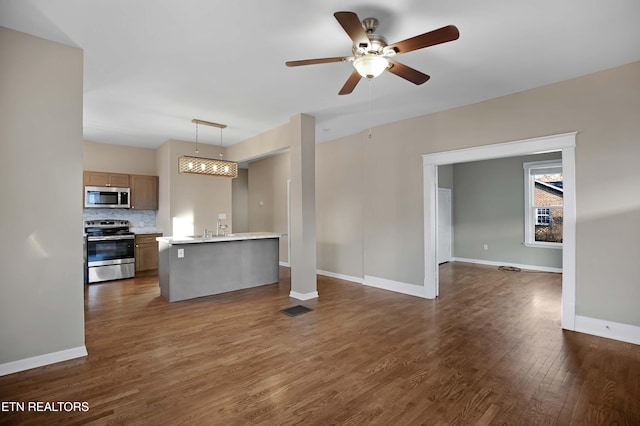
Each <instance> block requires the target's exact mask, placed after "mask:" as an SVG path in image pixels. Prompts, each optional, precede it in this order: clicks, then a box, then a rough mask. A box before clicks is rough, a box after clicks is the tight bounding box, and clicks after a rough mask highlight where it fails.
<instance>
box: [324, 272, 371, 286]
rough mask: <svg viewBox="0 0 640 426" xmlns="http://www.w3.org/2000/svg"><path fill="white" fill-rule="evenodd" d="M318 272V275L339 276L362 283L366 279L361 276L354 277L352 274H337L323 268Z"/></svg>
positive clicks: (339, 277)
mask: <svg viewBox="0 0 640 426" xmlns="http://www.w3.org/2000/svg"><path fill="white" fill-rule="evenodd" d="M316 273H317V274H318V275H324V276H326V277H331V278H338V279H340V280H345V281H351V282H354V283H358V284H362V282H363V281H364V280H363V279H362V278H360V277H352V276H351V275H343V274H337V273H335V272H329V271H323V270H321V269H318V270H317V271H316Z"/></svg>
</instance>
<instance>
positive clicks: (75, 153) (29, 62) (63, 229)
mask: <svg viewBox="0 0 640 426" xmlns="http://www.w3.org/2000/svg"><path fill="white" fill-rule="evenodd" d="M82 61H83V54H82V51H81V50H80V49H77V48H72V47H69V46H64V45H62V44H58V43H53V42H50V41H47V40H43V39H40V38H37V37H33V36H30V35H27V34H24V33H19V32H16V31H12V30H9V29H7V28H3V27H0V93H2V95H0V170H2V179H0V199H2V203H1V204H2V206H1V207H0V270H1V271H2V277H1V278H0V287H1V296H0V370H4V368H2V367H3V364H5V365H6V364H7V363H10V362H12V361H17V360H22V359H25V358H30V357H37V356H40V355H46V354H52V353H55V352H59V351H65V350H74V349H78V348H80V349H82V351H84V293H83V274H82V256H83V252H82V225H81V223H82V209H81V208H80V206H81V204H82ZM72 352H73V351H72ZM67 353H68V352H67ZM76 356H77V355H76ZM54 358H55V357H54ZM56 359H60V358H56Z"/></svg>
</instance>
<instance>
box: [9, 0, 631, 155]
mask: <svg viewBox="0 0 640 426" xmlns="http://www.w3.org/2000/svg"><path fill="white" fill-rule="evenodd" d="M341 10H347V11H353V12H356V13H357V14H358V16H359V17H360V18H361V19H363V18H366V17H375V18H377V19H378V20H379V21H380V25H379V27H378V30H377V31H376V32H377V33H378V34H382V35H384V36H385V37H386V38H387V40H388V41H389V43H393V42H396V41H400V40H404V39H406V38H409V37H412V36H414V35H418V34H421V33H424V32H427V31H431V30H433V29H436V28H439V27H442V26H445V25H449V24H453V25H456V26H457V27H458V29H459V30H460V38H459V39H458V40H456V41H453V42H450V43H445V44H441V45H438V46H433V47H429V48H426V49H422V50H418V51H414V52H410V53H406V54H403V55H401V56H397V57H396V58H395V60H398V61H400V62H402V63H404V64H406V65H409V66H411V67H413V68H416V69H418V70H420V71H422V72H424V73H426V74H428V75H430V76H431V79H430V80H429V81H428V82H426V83H425V84H423V85H420V86H415V85H413V84H411V83H409V82H407V81H405V80H403V79H401V78H398V77H397V76H395V75H392V74H390V73H383V74H382V75H381V76H380V77H377V78H375V79H374V80H372V81H371V83H370V85H369V83H368V82H367V80H362V81H361V82H360V83H359V84H358V86H357V87H356V89H355V90H354V92H353V93H352V94H351V95H346V96H338V91H339V90H340V88H341V87H342V85H343V84H344V82H345V81H346V79H347V77H348V76H349V75H350V73H351V71H352V68H351V67H352V65H351V63H348V62H347V63H329V64H321V65H311V66H303V67H296V68H288V67H285V65H284V63H285V61H289V60H299V59H311V58H321V57H333V56H349V55H351V40H350V39H349V38H348V36H347V35H346V33H345V32H344V31H343V29H342V27H341V26H340V25H339V24H338V22H337V21H336V20H335V18H334V17H333V13H334V12H336V11H341ZM638 16H640V2H638V0H613V1H607V2H605V1H584V0H562V1H557V0H539V1H536V2H531V1H529V2H524V1H517V2H516V1H512V0H485V1H477V0H458V1H442V0H439V1H436V0H395V1H393V2H389V1H388V0H369V1H366V2H362V1H349V0H342V1H338V0H323V1H311V0H297V1H296V0H289V1H285V0H277V1H273V0H272V1H264V0H244V1H212V0H181V1H176V0H146V1H143V0H137V1H131V0H92V1H87V0H0V25H1V26H5V27H8V28H12V29H15V30H18V31H23V32H26V33H29V34H33V35H36V36H39V37H43V38H46V39H49V40H54V41H57V42H60V43H64V44H67V45H71V46H76V47H80V48H82V49H83V50H84V138H85V139H86V140H91V141H96V142H104V143H110V144H120V145H130V146H139V147H147V148H155V147H158V146H159V145H161V144H162V143H164V142H165V141H166V140H168V139H180V140H188V141H194V140H195V125H194V124H192V123H191V119H193V118H198V119H202V120H207V121H214V122H218V123H225V124H227V125H228V127H227V128H226V129H224V131H223V132H222V141H221V140H220V138H221V134H220V131H219V129H216V128H212V127H207V128H206V129H205V128H204V127H206V126H200V129H199V142H200V143H210V144H220V143H222V144H223V145H225V146H227V145H230V144H234V143H237V142H240V141H242V140H245V139H247V138H250V137H252V136H255V135H257V134H259V133H262V132H265V131H267V130H270V129H273V128H275V127H278V126H281V125H283V124H285V123H287V122H288V121H289V119H290V117H291V116H293V115H295V114H298V113H305V114H310V115H312V116H315V117H316V141H317V142H323V141H327V140H332V139H335V138H338V137H341V136H346V135H349V134H353V133H357V132H360V131H362V130H365V129H367V128H368V127H369V126H370V125H374V126H375V125H378V124H384V123H389V122H393V121H397V120H401V119H404V118H410V117H415V116H419V115H423V114H428V113H432V112H436V111H441V110H446V109H450V108H454V107H458V106H462V105H467V104H471V103H475V102H479V101H482V100H486V99H491V98H495V97H498V96H502V95H506V94H509V93H514V92H519V91H522V90H526V89H530V88H534V87H538V86H542V85H546V84H550V83H554V82H557V81H561V80H566V79H569V78H572V77H577V76H580V75H584V74H588V73H592V72H595V71H600V70H603V69H607V68H612V67H615V66H618V65H622V64H626V63H630V62H634V61H638V60H640V25H638V23H637V19H638Z"/></svg>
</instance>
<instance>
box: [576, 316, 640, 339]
mask: <svg viewBox="0 0 640 426" xmlns="http://www.w3.org/2000/svg"><path fill="white" fill-rule="evenodd" d="M575 331H577V332H580V333H586V334H591V335H594V336H599V337H606V338H607V339H613V340H620V341H621V342H627V343H633V344H636V345H640V327H638V326H637V325H629V324H622V323H619V322H613V321H606V320H601V319H597V318H589V317H583V316H580V315H576V328H575Z"/></svg>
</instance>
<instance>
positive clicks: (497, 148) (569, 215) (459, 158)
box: [423, 132, 576, 330]
mask: <svg viewBox="0 0 640 426" xmlns="http://www.w3.org/2000/svg"><path fill="white" fill-rule="evenodd" d="M575 139H576V132H573V133H565V134H560V135H553V136H546V137H541V138H535V139H525V140H519V141H513V142H506V143H499V144H494V145H486V146H481V147H477V148H469V149H461V150H455V151H448V152H442V153H437V154H425V155H423V172H424V173H423V179H424V182H423V187H424V233H425V234H424V244H425V250H424V254H425V258H424V268H425V271H424V287H425V297H426V298H428V299H433V298H435V297H436V296H437V294H438V282H439V277H438V241H437V240H438V238H437V231H438V165H445V164H455V163H464V162H469V161H479V160H490V159H494V158H504V157H514V156H519V155H528V154H540V153H543V152H552V151H561V152H562V168H563V174H564V203H565V206H564V237H563V239H564V243H563V245H564V247H563V251H562V265H563V275H562V319H561V323H562V328H564V329H567V330H575V316H576V309H575V293H576V291H575V290H576V280H575V278H576V271H575V268H576V266H575V252H576V211H575V194H576V188H575V145H576V143H575Z"/></svg>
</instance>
